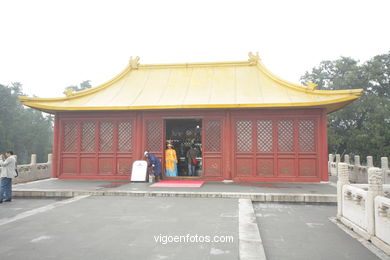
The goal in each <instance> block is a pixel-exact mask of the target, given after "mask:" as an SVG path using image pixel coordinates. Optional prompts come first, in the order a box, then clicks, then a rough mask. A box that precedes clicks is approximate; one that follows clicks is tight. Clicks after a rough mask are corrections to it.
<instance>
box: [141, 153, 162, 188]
mask: <svg viewBox="0 0 390 260" xmlns="http://www.w3.org/2000/svg"><path fill="white" fill-rule="evenodd" d="M144 156H145V157H146V159H147V160H148V166H149V167H151V168H152V170H153V174H154V176H156V181H157V178H158V179H159V180H162V170H161V162H160V160H159V159H158V158H157V157H156V156H155V155H154V154H151V153H149V152H147V151H146V152H145V153H144Z"/></svg>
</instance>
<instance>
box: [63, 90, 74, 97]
mask: <svg viewBox="0 0 390 260" xmlns="http://www.w3.org/2000/svg"><path fill="white" fill-rule="evenodd" d="M63 93H64V94H65V96H67V97H70V96H73V94H74V88H68V89H67V90H65V91H64V92H63Z"/></svg>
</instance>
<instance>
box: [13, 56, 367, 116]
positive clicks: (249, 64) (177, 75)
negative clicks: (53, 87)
mask: <svg viewBox="0 0 390 260" xmlns="http://www.w3.org/2000/svg"><path fill="white" fill-rule="evenodd" d="M138 61H139V58H138V57H137V58H136V59H131V60H130V64H129V66H128V67H127V68H126V69H125V70H124V71H123V72H122V73H120V74H119V75H118V76H116V77H115V78H113V79H112V80H110V81H108V82H106V83H104V84H102V85H100V86H97V87H94V88H91V89H88V90H84V91H80V92H72V91H67V92H66V93H65V94H66V97H61V98H32V97H19V99H20V101H21V103H23V104H24V105H26V106H29V107H32V108H36V109H39V110H42V111H46V112H49V113H54V112H56V111H78V110H83V111H87V110H150V109H191V108H192V109H194V108H232V109H234V108H326V109H327V112H328V113H330V112H333V111H335V110H338V109H340V108H342V107H344V106H346V105H348V104H349V103H351V102H352V101H353V100H355V99H357V98H358V97H359V96H360V95H361V93H362V91H363V90H362V89H350V90H337V91H333V90H332V91H331V90H316V89H315V88H316V86H315V84H313V83H310V84H308V86H302V85H297V84H293V83H290V82H287V81H285V80H282V79H280V78H279V77H277V76H275V75H273V74H272V73H271V72H270V71H268V70H267V69H266V68H265V67H264V65H263V64H262V63H261V61H260V59H259V58H258V56H255V55H253V54H252V53H250V54H249V60H248V61H240V62H219V63H185V64H158V65H141V64H139V63H138Z"/></svg>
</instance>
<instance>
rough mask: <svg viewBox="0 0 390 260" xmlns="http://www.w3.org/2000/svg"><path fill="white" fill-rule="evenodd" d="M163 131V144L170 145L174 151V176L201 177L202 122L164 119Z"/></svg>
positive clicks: (197, 120) (198, 120)
mask: <svg viewBox="0 0 390 260" xmlns="http://www.w3.org/2000/svg"><path fill="white" fill-rule="evenodd" d="M165 129H166V133H165V138H166V140H165V144H166V145H168V144H172V145H173V147H172V148H173V149H174V150H175V151H176V157H177V161H178V163H177V175H176V176H188V177H199V176H202V120H201V119H166V120H165ZM193 159H195V160H193ZM167 167H168V168H169V166H168V164H166V168H167ZM167 176H175V175H168V174H167Z"/></svg>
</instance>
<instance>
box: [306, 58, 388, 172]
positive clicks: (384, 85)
mask: <svg viewBox="0 0 390 260" xmlns="http://www.w3.org/2000/svg"><path fill="white" fill-rule="evenodd" d="M301 79H302V80H303V82H306V81H312V82H314V83H316V84H317V85H318V89H328V90H337V89H352V88H362V89H364V94H363V95H362V96H361V97H360V98H359V99H358V100H356V101H355V102H354V103H353V104H351V105H349V106H347V107H345V108H343V109H342V110H339V111H337V112H334V113H332V114H330V115H329V117H328V137H329V138H328V140H329V142H328V145H329V147H328V148H329V152H331V153H340V154H344V153H349V154H351V155H354V154H355V155H361V156H363V157H365V156H368V155H372V156H374V161H375V163H376V165H378V164H379V161H380V157H382V156H389V154H390V52H389V53H387V54H383V55H378V56H375V57H374V58H372V59H371V60H369V61H367V62H365V63H363V64H359V62H358V61H356V60H353V59H351V58H347V57H341V58H340V59H338V60H335V61H323V62H321V63H320V65H319V66H318V67H315V68H313V69H312V71H311V72H306V73H305V75H304V76H303V77H302V78H301Z"/></svg>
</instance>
